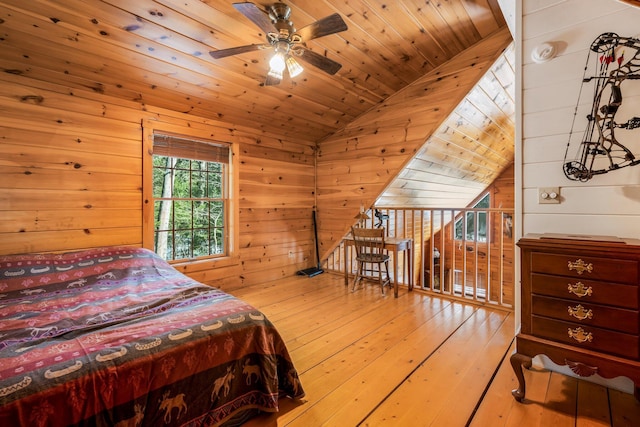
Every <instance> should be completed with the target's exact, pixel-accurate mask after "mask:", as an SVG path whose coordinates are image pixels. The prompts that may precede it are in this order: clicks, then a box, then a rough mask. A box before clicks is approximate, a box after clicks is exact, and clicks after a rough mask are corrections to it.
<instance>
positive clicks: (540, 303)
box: [531, 295, 639, 334]
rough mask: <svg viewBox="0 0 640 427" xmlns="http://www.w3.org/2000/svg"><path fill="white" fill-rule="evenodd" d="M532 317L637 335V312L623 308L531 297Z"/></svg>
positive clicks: (537, 296)
mask: <svg viewBox="0 0 640 427" xmlns="http://www.w3.org/2000/svg"><path fill="white" fill-rule="evenodd" d="M531 302H532V305H531V311H532V313H533V315H538V316H544V317H551V318H554V319H558V320H565V321H569V322H574V323H578V324H580V325H585V326H596V327H600V328H606V329H612V330H614V331H619V332H626V333H628V334H637V333H638V332H639V327H638V319H639V318H638V312H637V311H635V310H626V309H623V308H614V307H607V306H603V305H595V304H587V303H584V302H576V301H571V300H564V299H559V298H550V297H543V296H539V295H533V297H532V299H531Z"/></svg>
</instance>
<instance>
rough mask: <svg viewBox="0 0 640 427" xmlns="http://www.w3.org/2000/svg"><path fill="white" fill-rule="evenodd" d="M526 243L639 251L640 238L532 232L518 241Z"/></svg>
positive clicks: (519, 243)
mask: <svg viewBox="0 0 640 427" xmlns="http://www.w3.org/2000/svg"><path fill="white" fill-rule="evenodd" d="M523 244H526V245H535V246H538V245H541V246H542V245H551V246H558V247H564V246H568V247H576V246H580V247H582V248H585V247H594V248H604V247H618V248H624V247H627V248H628V249H631V250H634V251H637V250H638V249H639V248H638V247H640V239H632V238H626V237H616V236H597V235H587V234H561V233H540V234H536V233H531V234H527V235H525V236H524V237H522V239H520V241H519V242H518V246H521V245H523Z"/></svg>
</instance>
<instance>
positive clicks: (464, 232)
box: [453, 192, 492, 244]
mask: <svg viewBox="0 0 640 427" xmlns="http://www.w3.org/2000/svg"><path fill="white" fill-rule="evenodd" d="M486 198H488V201H489V206H488V207H478V204H479V203H480V202H482V201H483V200H485V199H486ZM491 203H492V200H491V193H490V192H486V193H484V194H482V196H480V197H478V198H477V199H476V200H475V201H474V202H473V205H472V206H473V207H472V208H469V209H473V210H467V211H463V212H462V213H461V214H460V215H459V217H458V218H457V219H456V220H455V221H454V223H453V240H454V241H456V242H475V243H481V244H484V243H489V240H490V235H489V227H488V222H489V210H490V209H491ZM484 209H486V210H484ZM481 213H483V214H484V217H485V218H484V221H485V227H484V228H485V240H484V241H480V240H478V232H479V229H480V227H478V226H477V224H478V223H479V222H480V218H479V217H480V214H481ZM470 215H473V217H474V218H473V224H474V230H473V238H472V239H469V238H468V237H467V235H468V234H469V231H468V230H467V223H468V222H469V220H468V219H467V218H468V217H469V216H470ZM458 223H462V224H463V226H462V236H461V237H460V238H458V236H457V232H458Z"/></svg>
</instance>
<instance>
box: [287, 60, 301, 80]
mask: <svg viewBox="0 0 640 427" xmlns="http://www.w3.org/2000/svg"><path fill="white" fill-rule="evenodd" d="M286 63H287V70H289V76H290V77H295V76H297V75H299V74H300V73H301V72H303V71H304V68H302V65H300V64H299V63H298V61H296V60H295V59H293V57H291V56H287V59H286Z"/></svg>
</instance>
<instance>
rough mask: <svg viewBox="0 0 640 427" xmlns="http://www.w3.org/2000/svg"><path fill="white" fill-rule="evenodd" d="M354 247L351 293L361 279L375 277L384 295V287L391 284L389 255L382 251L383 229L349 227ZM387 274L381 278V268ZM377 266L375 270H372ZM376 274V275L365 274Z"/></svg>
mask: <svg viewBox="0 0 640 427" xmlns="http://www.w3.org/2000/svg"><path fill="white" fill-rule="evenodd" d="M351 235H352V236H353V242H354V246H355V248H356V263H357V266H356V270H357V271H356V278H355V279H354V281H353V291H355V290H356V286H357V284H358V282H359V281H360V280H362V279H363V278H369V279H374V278H376V277H377V279H378V283H379V284H380V288H381V290H382V295H384V294H385V293H384V287H385V285H390V284H391V279H390V276H389V255H388V254H387V253H386V251H385V249H384V229H383V228H357V227H351ZM383 265H384V269H385V272H386V273H387V277H386V279H384V280H383V278H382V266H383ZM374 266H377V268H374ZM365 272H368V273H377V274H375V275H374V274H369V275H367V274H365Z"/></svg>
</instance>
